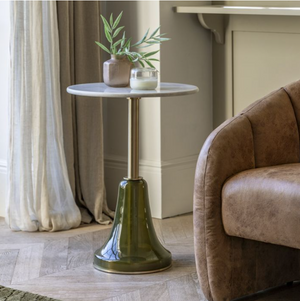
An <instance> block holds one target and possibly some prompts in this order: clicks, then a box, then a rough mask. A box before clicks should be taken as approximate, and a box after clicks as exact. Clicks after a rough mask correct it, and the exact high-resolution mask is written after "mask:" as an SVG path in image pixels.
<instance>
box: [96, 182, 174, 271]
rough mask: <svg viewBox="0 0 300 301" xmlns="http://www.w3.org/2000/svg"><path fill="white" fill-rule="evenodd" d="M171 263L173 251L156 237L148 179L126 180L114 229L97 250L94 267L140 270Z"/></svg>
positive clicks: (99, 268) (120, 193) (100, 268)
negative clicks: (166, 247) (167, 248)
mask: <svg viewBox="0 0 300 301" xmlns="http://www.w3.org/2000/svg"><path fill="white" fill-rule="evenodd" d="M171 264H172V256H171V253H170V252H169V251H168V250H166V249H165V248H164V247H163V246H162V245H161V243H160V242H159V240H158V239H157V237H156V233H155V230H154V227H153V223H152V217H151V212H150V206H149V200H148V188H147V183H146V181H144V180H142V179H140V180H124V181H122V182H121V183H120V186H119V195H118V203H117V208H116V212H115V220H114V224H113V227H112V231H111V233H110V236H109V238H108V240H107V242H106V243H105V244H104V245H103V246H102V248H100V249H98V250H97V251H96V252H95V255H94V267H95V268H96V269H98V270H101V271H104V272H109V273H120V274H139V273H151V272H157V271H161V270H165V269H167V268H169V267H170V266H171Z"/></svg>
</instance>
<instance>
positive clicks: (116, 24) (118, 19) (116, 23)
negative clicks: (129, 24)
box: [112, 11, 123, 29]
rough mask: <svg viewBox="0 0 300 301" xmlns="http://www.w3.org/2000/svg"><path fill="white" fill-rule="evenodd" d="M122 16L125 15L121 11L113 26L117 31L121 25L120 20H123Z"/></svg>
mask: <svg viewBox="0 0 300 301" xmlns="http://www.w3.org/2000/svg"><path fill="white" fill-rule="evenodd" d="M122 15H123V12H122V11H121V13H120V14H119V15H118V17H117V19H116V21H115V23H114V24H113V26H112V28H113V29H115V28H116V27H117V26H118V25H119V23H120V20H121V18H122Z"/></svg>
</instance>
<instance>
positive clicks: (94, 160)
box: [57, 1, 113, 224]
mask: <svg viewBox="0 0 300 301" xmlns="http://www.w3.org/2000/svg"><path fill="white" fill-rule="evenodd" d="M57 13H58V14H57V15H58V28H59V45H60V50H59V52H60V84H61V106H62V116H63V132H64V147H65V154H66V160H67V167H68V174H69V179H70V183H71V187H72V191H73V194H74V197H75V200H76V203H77V205H78V206H79V208H80V211H81V214H82V221H83V222H85V223H89V222H90V221H91V220H92V218H94V219H95V220H96V221H97V222H98V223H100V224H107V223H109V222H110V221H111V218H110V217H113V212H112V211H111V210H109V208H108V206H107V202H106V194H105V185H104V163H103V124H102V100H101V99H98V98H93V97H92V98H91V97H82V96H81V97H77V96H76V97H75V96H73V95H70V94H68V93H67V92H66V88H67V86H69V85H73V84H82V83H93V82H100V81H101V79H102V65H101V63H100V48H99V47H97V45H96V44H95V41H100V24H101V19H100V2H99V1H57Z"/></svg>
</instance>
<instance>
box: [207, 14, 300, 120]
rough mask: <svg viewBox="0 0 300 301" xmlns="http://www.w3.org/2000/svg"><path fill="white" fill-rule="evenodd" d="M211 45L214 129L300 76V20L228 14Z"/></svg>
mask: <svg viewBox="0 0 300 301" xmlns="http://www.w3.org/2000/svg"><path fill="white" fill-rule="evenodd" d="M227 18H228V19H227V24H228V25H227V29H226V33H225V35H226V37H225V40H226V43H225V44H224V45H220V44H217V43H215V42H213V73H214V77H213V78H214V80H213V86H214V92H215V93H214V126H218V125H219V124H220V123H221V122H223V121H224V120H225V119H227V118H230V117H231V116H233V115H235V114H237V113H239V112H240V111H241V110H242V109H244V108H245V107H247V106H248V105H249V104H251V103H252V102H254V101H256V100H257V99H259V98H261V97H263V96H265V95H266V94H268V93H270V92H271V91H273V90H275V89H278V88H280V87H281V86H284V85H286V84H288V83H290V82H293V81H296V80H298V79H299V78H300V72H299V70H300V61H299V47H300V17H295V16H293V17H290V16H240V15H234V16H227Z"/></svg>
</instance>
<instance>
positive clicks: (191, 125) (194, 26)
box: [101, 1, 212, 218]
mask: <svg viewBox="0 0 300 301" xmlns="http://www.w3.org/2000/svg"><path fill="white" fill-rule="evenodd" d="M101 3H102V13H103V14H104V15H105V16H106V17H108V16H109V15H110V13H111V12H113V13H114V16H116V15H117V14H118V13H119V12H120V11H124V14H123V18H122V25H125V26H126V32H128V35H129V36H133V40H137V39H139V38H141V37H142V35H143V34H144V33H145V31H146V30H147V28H148V27H150V28H151V29H152V30H154V29H155V28H156V27H157V26H158V25H161V26H162V27H161V31H162V32H167V33H168V37H171V41H169V42H166V43H163V44H162V46H161V51H160V59H161V62H160V64H159V65H156V67H157V69H158V70H159V71H160V75H161V79H162V81H165V82H179V83H180V82H181V83H189V84H194V85H197V86H198V87H199V88H200V93H198V94H195V95H192V96H186V97H172V98H161V99H160V98H157V99H142V100H141V111H140V115H141V125H140V140H141V141H140V175H141V176H143V177H144V178H145V180H146V181H147V182H148V184H149V185H148V186H149V197H150V205H151V211H152V215H153V216H154V217H157V218H163V217H167V216H173V215H177V214H182V213H186V212H191V211H192V203H193V182H194V171H195V166H196V160H197V156H198V154H199V151H200V149H201V146H202V144H203V142H204V140H205V138H206V137H207V135H208V134H209V133H210V131H211V130H212V95H211V94H212V83H211V82H212V71H211V69H212V65H211V34H210V32H209V31H207V30H205V29H204V28H202V27H201V25H200V24H199V21H198V20H197V17H196V15H184V14H176V13H175V12H174V10H173V7H174V6H176V5H195V1H119V2H115V1H102V2H101ZM201 4H206V3H205V2H201ZM102 36H104V35H102ZM103 42H105V38H104V39H103ZM106 59H108V56H106V55H104V56H103V60H106ZM103 105H104V111H103V113H104V137H105V138H104V143H105V145H104V147H105V173H106V179H105V180H106V188H107V197H108V203H109V205H110V207H111V208H112V209H113V208H114V207H115V204H116V200H117V187H118V184H119V182H120V180H121V179H122V177H123V176H125V175H126V167H127V158H126V156H127V101H126V100H123V99H119V100H118V99H104V104H103Z"/></svg>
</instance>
